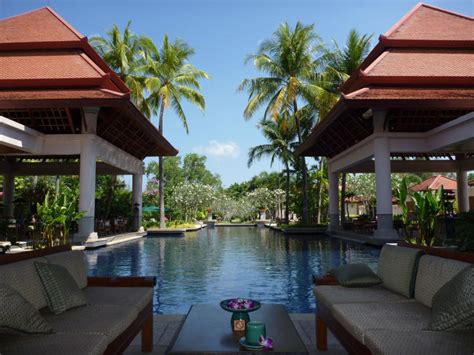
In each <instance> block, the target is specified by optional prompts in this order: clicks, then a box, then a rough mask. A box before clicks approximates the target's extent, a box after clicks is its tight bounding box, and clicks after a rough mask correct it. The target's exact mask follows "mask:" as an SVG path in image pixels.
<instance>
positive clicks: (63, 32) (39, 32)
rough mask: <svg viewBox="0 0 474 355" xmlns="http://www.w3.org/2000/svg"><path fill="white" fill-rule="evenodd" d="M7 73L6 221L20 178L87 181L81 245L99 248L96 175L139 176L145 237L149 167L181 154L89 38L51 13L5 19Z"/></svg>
mask: <svg viewBox="0 0 474 355" xmlns="http://www.w3.org/2000/svg"><path fill="white" fill-rule="evenodd" d="M0 68H1V70H0V157H1V160H0V173H1V174H3V176H4V184H3V198H4V205H5V216H6V217H11V216H12V215H13V195H14V178H15V176H38V175H53V176H54V175H79V177H80V197H79V210H80V211H85V217H84V218H82V220H81V221H80V222H79V232H78V234H77V235H76V236H75V237H74V238H75V239H74V241H75V242H86V241H94V240H96V239H97V233H95V231H94V225H95V223H94V222H95V219H94V217H95V184H96V174H113V175H126V174H131V175H133V205H134V208H135V213H136V214H138V218H136V219H135V221H134V226H133V228H134V229H135V230H138V229H139V228H140V225H141V206H142V175H143V173H144V164H143V159H144V158H145V157H147V156H166V155H176V154H177V150H176V149H175V148H174V147H173V146H172V145H171V144H170V143H169V142H168V141H167V140H166V139H165V138H164V137H163V136H162V135H161V134H160V133H159V131H158V130H157V129H156V128H155V127H154V126H153V124H152V123H151V122H150V121H149V120H148V119H147V118H146V117H145V116H143V114H142V113H141V112H140V111H139V110H138V109H137V108H136V107H135V105H134V104H133V103H132V102H131V101H130V93H129V89H128V88H127V87H126V86H125V84H124V83H123V82H122V81H121V80H120V79H119V77H118V76H117V75H115V73H114V72H113V71H112V70H111V69H110V68H109V67H108V66H107V64H106V63H105V62H104V61H103V60H102V59H101V58H100V57H99V55H98V54H97V53H96V52H95V51H94V49H93V48H92V47H91V46H90V45H89V43H88V41H87V38H86V37H85V36H83V35H82V34H80V33H79V32H77V31H76V30H75V29H74V28H72V27H71V26H70V25H69V24H68V23H67V22H66V21H65V20H64V19H62V18H61V17H60V16H59V15H58V14H56V13H55V12H54V11H53V10H52V9H50V8H49V7H46V8H42V9H39V10H35V11H32V12H29V13H25V14H22V15H18V16H15V17H11V18H7V19H3V20H1V21H0Z"/></svg>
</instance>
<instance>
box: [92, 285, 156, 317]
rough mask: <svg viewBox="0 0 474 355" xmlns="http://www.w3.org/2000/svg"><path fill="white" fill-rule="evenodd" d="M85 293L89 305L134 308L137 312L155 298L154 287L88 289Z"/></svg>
mask: <svg viewBox="0 0 474 355" xmlns="http://www.w3.org/2000/svg"><path fill="white" fill-rule="evenodd" d="M84 292H85V293H86V297H87V303H89V304H92V305H106V304H108V305H116V306H133V307H135V308H136V309H137V312H140V311H142V310H143V309H144V308H145V306H146V305H147V304H148V303H149V302H151V301H152V298H153V287H87V288H85V289H84Z"/></svg>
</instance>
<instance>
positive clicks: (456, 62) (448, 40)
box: [296, 4, 474, 157]
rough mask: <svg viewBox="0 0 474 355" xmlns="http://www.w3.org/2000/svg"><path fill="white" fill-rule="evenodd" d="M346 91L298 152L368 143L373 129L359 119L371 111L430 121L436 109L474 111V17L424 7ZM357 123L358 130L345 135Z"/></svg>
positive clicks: (384, 38) (393, 33)
mask: <svg viewBox="0 0 474 355" xmlns="http://www.w3.org/2000/svg"><path fill="white" fill-rule="evenodd" d="M340 91H341V93H342V95H341V98H340V100H339V102H338V103H337V105H336V106H335V107H333V109H332V110H331V111H330V112H329V113H328V114H327V115H326V117H324V119H322V120H320V122H319V123H318V125H317V126H316V127H315V128H314V129H313V131H312V132H311V134H310V136H309V137H308V138H307V139H306V140H305V141H304V142H303V143H302V144H301V145H300V146H299V147H298V149H297V151H296V153H297V154H303V155H304V154H311V155H314V154H317V155H324V156H330V157H332V156H334V155H336V154H338V153H340V152H342V151H343V150H344V149H347V148H348V147H350V146H352V145H354V144H355V143H357V142H358V141H361V140H363V139H365V138H366V137H367V136H369V135H370V134H372V132H373V128H372V127H371V126H370V125H365V123H366V122H365V121H367V120H366V119H365V117H363V118H362V119H360V120H359V119H358V118H360V115H361V113H362V112H367V110H368V109H370V108H383V109H384V110H386V111H387V112H388V113H387V114H390V111H391V110H398V111H399V110H404V109H405V110H413V109H418V110H420V112H419V114H423V112H427V114H426V120H428V121H429V120H430V119H431V117H436V115H431V116H430V114H429V113H428V112H429V111H430V110H431V111H433V110H443V109H444V110H453V112H454V111H456V112H457V111H459V112H460V113H462V112H463V111H469V110H474V18H473V17H469V16H464V15H460V14H457V13H453V12H450V11H447V10H443V9H438V8H436V7H433V6H430V5H426V4H418V5H417V6H415V8H413V9H412V10H411V11H410V12H409V13H408V14H407V15H405V16H404V17H403V18H402V19H401V20H400V21H399V22H398V23H397V24H395V25H394V26H393V27H392V28H391V29H390V30H389V31H388V32H386V33H385V35H381V36H380V39H379V43H378V44H377V45H376V46H375V47H374V48H373V49H372V51H371V52H370V53H369V55H368V56H367V58H366V59H365V60H364V62H363V63H362V64H361V65H360V67H359V69H358V70H356V71H355V72H354V73H353V74H352V75H351V76H350V78H349V79H348V80H347V81H346V82H345V83H344V85H343V86H342V87H341V88H340ZM423 119H424V118H421V117H420V120H423ZM436 122H444V121H442V120H439V121H436ZM436 122H435V123H436ZM435 123H434V124H435ZM351 124H354V125H355V127H354V128H357V132H355V130H350V132H345V130H342V131H341V129H340V128H341V127H347V126H348V125H349V126H350V125H351ZM325 133H327V134H325ZM338 135H340V136H338ZM336 138H337V139H336ZM334 146H337V147H336V148H335V147H334Z"/></svg>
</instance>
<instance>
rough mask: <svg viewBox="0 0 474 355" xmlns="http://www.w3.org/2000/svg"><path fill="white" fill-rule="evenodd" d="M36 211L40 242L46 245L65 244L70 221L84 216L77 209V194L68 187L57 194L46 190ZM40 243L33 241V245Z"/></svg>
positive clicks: (39, 244)
mask: <svg viewBox="0 0 474 355" xmlns="http://www.w3.org/2000/svg"><path fill="white" fill-rule="evenodd" d="M37 213H38V222H39V225H40V231H41V236H42V243H44V245H43V246H47V247H52V246H55V245H63V244H67V243H68V242H69V232H70V229H71V225H72V223H73V222H76V221H78V220H79V219H81V218H82V217H83V216H84V212H78V211H77V196H76V195H75V194H74V193H73V192H72V190H71V189H69V188H63V189H62V191H61V192H60V193H59V194H53V195H51V193H50V192H48V193H47V194H46V196H45V199H44V201H43V203H38V204H37ZM37 242H38V241H37ZM42 243H41V242H39V243H35V245H34V247H36V248H38V247H40V246H41V244H42Z"/></svg>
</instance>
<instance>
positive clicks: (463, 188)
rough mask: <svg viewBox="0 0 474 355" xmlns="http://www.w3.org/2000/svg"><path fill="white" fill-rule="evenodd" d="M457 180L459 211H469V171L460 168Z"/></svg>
mask: <svg viewBox="0 0 474 355" xmlns="http://www.w3.org/2000/svg"><path fill="white" fill-rule="evenodd" d="M456 182H457V185H458V191H457V200H458V208H459V212H468V211H469V209H470V208H469V186H468V183H467V182H468V181H467V171H464V170H461V169H458V170H457V171H456Z"/></svg>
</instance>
